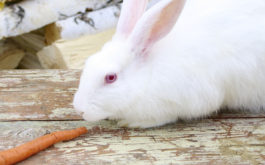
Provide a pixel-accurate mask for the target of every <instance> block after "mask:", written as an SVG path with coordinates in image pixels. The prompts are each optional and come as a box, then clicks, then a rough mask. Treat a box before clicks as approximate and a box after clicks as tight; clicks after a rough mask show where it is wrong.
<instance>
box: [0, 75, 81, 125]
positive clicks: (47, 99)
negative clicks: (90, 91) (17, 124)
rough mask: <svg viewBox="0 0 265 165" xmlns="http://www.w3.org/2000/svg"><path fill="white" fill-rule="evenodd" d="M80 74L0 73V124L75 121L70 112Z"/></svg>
mask: <svg viewBox="0 0 265 165" xmlns="http://www.w3.org/2000/svg"><path fill="white" fill-rule="evenodd" d="M79 76H80V71H78V70H72V71H63V70H47V71H46V70H30V71H28V70H23V71H17V70H13V71H0V121H9V120H78V119H81V118H80V116H78V115H77V114H76V113H75V111H74V110H73V108H72V99H73V94H74V93H75V91H76V88H77V86H78V82H79Z"/></svg>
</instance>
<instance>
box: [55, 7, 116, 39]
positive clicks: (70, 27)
mask: <svg viewBox="0 0 265 165" xmlns="http://www.w3.org/2000/svg"><path fill="white" fill-rule="evenodd" d="M120 7H121V6H120V4H116V5H113V6H109V7H106V8H104V9H100V10H96V11H92V12H88V13H80V14H78V15H76V16H74V17H70V18H68V19H65V20H61V21H57V22H56V23H55V26H56V27H57V29H60V30H56V31H60V34H59V35H60V37H61V39H66V40H68V39H74V38H77V37H80V36H83V35H86V34H95V33H98V32H101V31H104V30H107V29H110V28H114V27H115V26H116V24H117V22H118V18H119V15H120Z"/></svg>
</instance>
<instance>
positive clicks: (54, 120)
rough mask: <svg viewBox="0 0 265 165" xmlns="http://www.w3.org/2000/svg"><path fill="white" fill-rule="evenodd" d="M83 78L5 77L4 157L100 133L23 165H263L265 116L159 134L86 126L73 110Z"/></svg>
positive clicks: (0, 79) (0, 112)
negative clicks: (68, 136)
mask: <svg viewBox="0 0 265 165" xmlns="http://www.w3.org/2000/svg"><path fill="white" fill-rule="evenodd" d="M79 75H80V71H76V70H68V71H65V70H34V71H32V70H29V71H25V70H24V71H20V70H12V71H0V150H3V149H7V148H11V147H14V146H16V145H19V144H21V143H24V142H27V141H29V140H32V139H33V138H36V137H38V136H41V135H44V134H46V133H48V132H52V131H58V130H64V129H72V128H76V127H79V126H86V127H87V128H88V129H90V128H92V127H94V126H99V128H100V130H99V131H98V132H97V133H96V134H94V135H90V134H86V135H84V136H81V137H79V138H77V139H75V140H72V141H68V142H62V143H58V144H56V145H54V146H53V147H50V148H48V149H47V150H45V151H43V152H40V153H39V154H37V155H34V156H33V157H31V158H29V159H27V160H25V161H23V162H22V163H20V164H21V165H38V164H41V165H46V164H56V165H60V164H62V165H75V164H76V165H81V164H111V163H112V164H189V165H190V164H205V165H206V164H220V165H224V164H233V165H234V164H238V165H239V164H240V165H244V164H253V165H258V164H265V113H264V112H262V113H258V114H250V113H247V112H246V113H242V112H223V113H220V114H215V115H213V116H211V117H209V118H207V119H201V120H194V121H190V122H183V121H182V122H181V121H179V122H177V123H175V124H171V125H167V126H163V127H160V128H153V129H145V130H144V129H126V128H119V127H117V125H116V123H115V122H114V121H101V122H97V123H88V122H85V121H83V120H82V119H81V118H80V116H78V115H77V114H76V113H75V111H74V110H73V109H72V104H71V103H72V98H73V94H74V92H75V91H76V88H77V86H78V79H79Z"/></svg>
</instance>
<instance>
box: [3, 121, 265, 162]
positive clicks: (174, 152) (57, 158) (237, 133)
mask: <svg viewBox="0 0 265 165" xmlns="http://www.w3.org/2000/svg"><path fill="white" fill-rule="evenodd" d="M79 126H86V127H87V128H88V129H92V128H93V130H94V131H92V132H93V133H90V134H86V135H84V136H81V137H79V138H77V139H75V140H72V141H69V142H63V143H58V144H56V145H55V146H53V147H50V148H49V149H47V150H45V151H43V152H41V153H39V154H37V155H34V156H33V157H31V158H29V159H27V160H26V161H24V162H22V163H21V165H35V164H42V165H46V164H47V165H48V164H59V165H60V164H62V165H72V164H80V165H82V164H111V163H112V164H138V163H139V164H171V163H172V164H189V165H190V164H205V165H208V164H214V165H215V164H220V165H224V164H231V165H232V164H233V165H247V164H252V165H258V164H264V163H265V158H264V156H265V131H264V130H265V119H244V120H242V119H227V120H214V119H207V120H201V121H193V122H186V123H181V122H178V123H176V124H172V125H167V126H164V127H160V128H153V129H145V130H142V129H126V128H117V127H116V123H115V122H113V121H102V122H99V123H93V124H91V123H87V122H85V121H57V122H54V121H49V122H46V121H42V122H41V121H35V122H34V121H30V122H26V121H23V122H0V132H1V135H0V149H6V148H10V147H13V146H16V145H18V144H21V143H23V142H26V141H29V140H31V139H33V138H36V137H38V136H41V135H44V134H45V133H48V132H52V131H55V130H64V129H71V128H76V127H79ZM95 126H96V127H95Z"/></svg>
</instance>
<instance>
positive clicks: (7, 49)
mask: <svg viewBox="0 0 265 165" xmlns="http://www.w3.org/2000/svg"><path fill="white" fill-rule="evenodd" d="M24 55H25V53H24V51H23V50H21V49H19V48H18V47H17V46H16V45H15V44H14V43H13V42H11V41H9V40H8V41H3V40H2V41H0V69H14V68H16V67H17V66H18V64H19V62H20V60H21V59H22V58H23V57H24Z"/></svg>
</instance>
